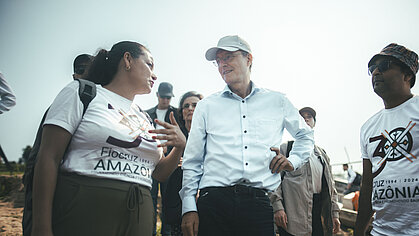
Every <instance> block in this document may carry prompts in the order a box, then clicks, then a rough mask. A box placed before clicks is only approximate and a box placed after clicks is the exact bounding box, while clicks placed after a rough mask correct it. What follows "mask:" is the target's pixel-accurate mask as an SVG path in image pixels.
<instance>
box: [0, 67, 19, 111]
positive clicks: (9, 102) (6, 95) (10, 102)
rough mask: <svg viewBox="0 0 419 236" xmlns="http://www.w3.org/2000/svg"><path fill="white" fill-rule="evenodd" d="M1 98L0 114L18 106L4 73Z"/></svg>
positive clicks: (0, 87) (0, 91) (0, 84)
mask: <svg viewBox="0 0 419 236" xmlns="http://www.w3.org/2000/svg"><path fill="white" fill-rule="evenodd" d="M0 98H1V99H0V114H2V113H3V112H6V111H8V110H10V108H12V107H13V106H14V105H16V97H15V95H14V94H13V92H12V89H11V88H10V86H9V84H8V83H7V81H6V80H5V79H4V77H3V74H2V73H0Z"/></svg>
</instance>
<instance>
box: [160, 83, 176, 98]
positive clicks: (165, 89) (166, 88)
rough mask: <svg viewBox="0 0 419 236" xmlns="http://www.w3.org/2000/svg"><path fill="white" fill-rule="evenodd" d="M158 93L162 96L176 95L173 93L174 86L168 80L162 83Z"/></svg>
mask: <svg viewBox="0 0 419 236" xmlns="http://www.w3.org/2000/svg"><path fill="white" fill-rule="evenodd" d="M157 93H158V94H159V96H160V97H174V96H175V95H174V94H173V86H172V85H171V84H170V83H167V82H162V83H160V85H159V89H158V90H157Z"/></svg>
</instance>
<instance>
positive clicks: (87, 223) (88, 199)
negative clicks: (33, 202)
mask: <svg viewBox="0 0 419 236" xmlns="http://www.w3.org/2000/svg"><path fill="white" fill-rule="evenodd" d="M152 213H153V205H152V202H151V195H150V190H149V189H148V187H145V186H142V185H139V184H134V183H129V182H125V181H119V180H111V179H103V178H93V177H87V176H80V175H75V174H68V175H67V174H60V175H59V176H58V178H57V187H56V190H55V194H54V203H53V209H52V230H53V232H54V235H55V236H75V235H77V236H91V235H100V236H114V235H124V236H150V235H151V233H152V229H153V228H152V227H153V226H152V218H151V217H150V215H152Z"/></svg>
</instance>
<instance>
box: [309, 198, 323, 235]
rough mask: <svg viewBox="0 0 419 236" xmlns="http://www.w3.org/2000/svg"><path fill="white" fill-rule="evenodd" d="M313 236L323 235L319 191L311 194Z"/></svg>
mask: <svg viewBox="0 0 419 236" xmlns="http://www.w3.org/2000/svg"><path fill="white" fill-rule="evenodd" d="M311 220H312V224H311V225H312V233H311V235H313V236H321V235H324V232H323V225H322V197H321V194H320V193H315V194H313V209H312V212H311Z"/></svg>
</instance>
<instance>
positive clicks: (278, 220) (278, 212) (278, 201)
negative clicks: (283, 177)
mask: <svg viewBox="0 0 419 236" xmlns="http://www.w3.org/2000/svg"><path fill="white" fill-rule="evenodd" d="M268 196H269V199H270V201H271V204H272V209H273V212H274V221H275V224H276V225H277V226H280V227H282V228H284V229H287V224H288V219H287V214H286V213H285V209H284V205H283V204H282V183H281V184H280V185H279V186H278V188H277V189H276V190H275V191H274V192H271V193H268Z"/></svg>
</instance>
